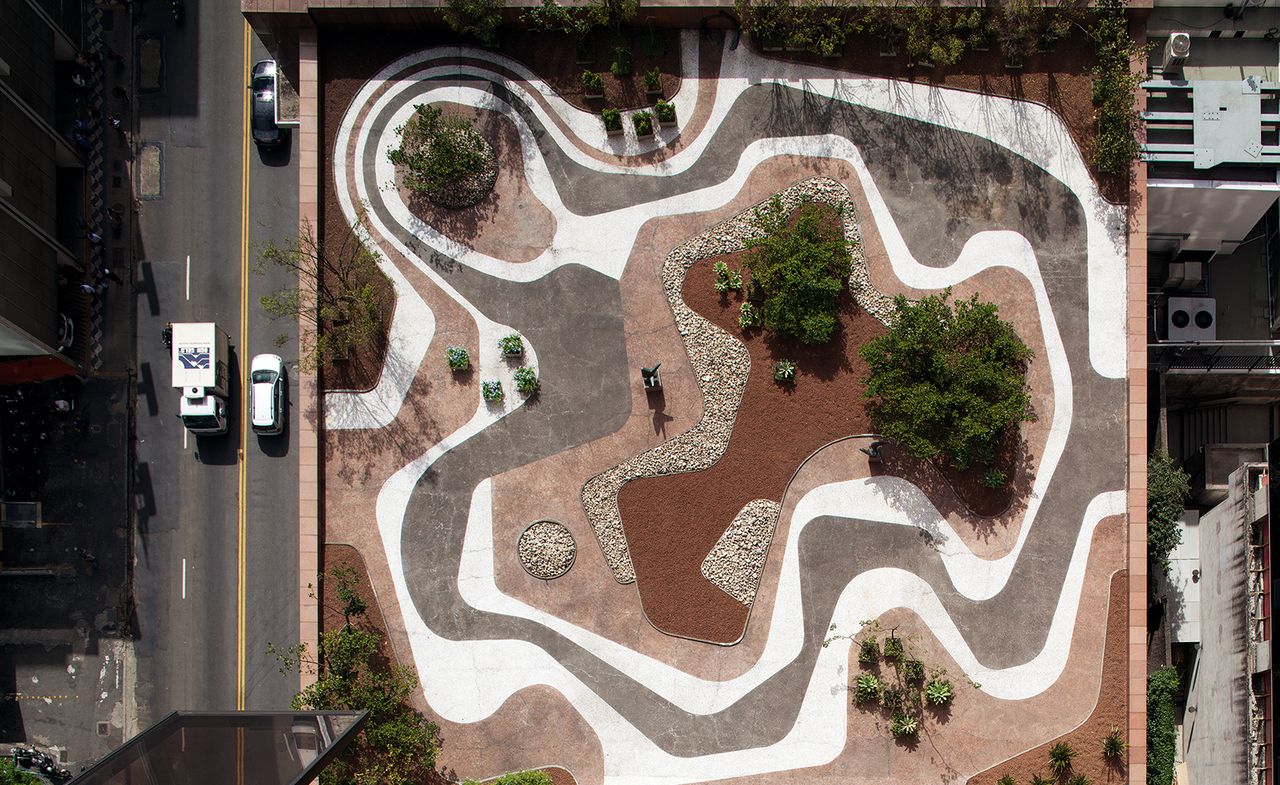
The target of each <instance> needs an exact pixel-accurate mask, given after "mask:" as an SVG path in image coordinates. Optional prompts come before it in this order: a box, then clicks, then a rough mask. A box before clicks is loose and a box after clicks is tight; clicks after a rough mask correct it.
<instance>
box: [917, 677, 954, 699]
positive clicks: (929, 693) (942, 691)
mask: <svg viewBox="0 0 1280 785" xmlns="http://www.w3.org/2000/svg"><path fill="white" fill-rule="evenodd" d="M954 694H955V690H954V688H953V687H952V686H951V682H949V681H947V680H946V679H940V678H933V679H930V680H929V683H928V684H926V685H925V686H924V699H925V700H926V701H928V702H929V704H930V705H932V706H946V705H947V704H948V703H950V702H951V698H952V697H953V695H954Z"/></svg>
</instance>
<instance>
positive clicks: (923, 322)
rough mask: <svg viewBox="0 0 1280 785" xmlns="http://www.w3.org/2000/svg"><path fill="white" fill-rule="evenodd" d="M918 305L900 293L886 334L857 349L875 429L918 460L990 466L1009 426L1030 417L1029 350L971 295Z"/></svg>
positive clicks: (942, 296) (992, 308)
mask: <svg viewBox="0 0 1280 785" xmlns="http://www.w3.org/2000/svg"><path fill="white" fill-rule="evenodd" d="M950 297H951V290H950V289H947V290H945V291H944V292H942V294H940V295H932V296H929V297H926V298H924V299H923V300H920V301H919V302H915V303H912V302H908V300H907V299H906V298H905V297H903V296H901V295H899V296H898V297H897V298H896V299H895V300H894V306H895V308H896V314H895V316H894V317H893V322H892V326H890V328H889V332H888V333H887V334H885V335H883V336H881V337H879V338H876V339H874V340H872V341H870V342H869V343H868V344H867V345H866V346H864V347H862V350H861V354H862V358H863V359H864V360H866V362H867V366H868V369H869V373H868V375H867V378H866V380H865V382H866V397H867V398H869V399H871V401H872V405H871V418H872V423H873V424H874V427H875V428H876V430H877V431H878V432H880V433H882V434H884V435H885V436H888V437H890V438H892V439H894V440H896V441H898V442H899V443H900V444H902V445H903V446H904V447H905V448H906V449H907V450H908V451H909V452H910V453H911V454H912V455H914V456H916V457H917V458H925V459H929V460H935V459H941V460H945V461H949V462H950V463H952V464H953V465H955V466H956V467H957V468H960V469H964V468H967V467H968V466H969V465H970V464H973V463H985V464H989V463H991V462H992V461H993V460H994V458H995V453H996V448H997V447H998V446H999V444H1000V440H1001V439H1002V438H1003V437H1004V436H1005V434H1006V432H1007V431H1008V429H1009V428H1013V427H1017V425H1018V424H1019V423H1021V422H1025V421H1030V420H1033V419H1035V418H1034V415H1033V414H1032V412H1031V396H1030V393H1029V391H1028V389H1027V384H1026V370H1027V363H1028V362H1030V360H1031V358H1032V356H1033V355H1032V352H1031V350H1030V349H1029V348H1027V346H1026V344H1024V343H1023V342H1022V339H1020V338H1019V337H1018V334H1017V333H1016V332H1015V331H1014V329H1013V325H1011V324H1009V323H1008V322H1005V321H1003V320H1001V319H1000V317H999V315H998V314H997V310H996V306H995V305H994V304H992V303H986V302H981V301H979V300H978V296H977V295H974V296H973V297H972V298H970V299H968V300H959V301H957V302H955V303H954V307H953V305H952V303H950V302H949V300H950Z"/></svg>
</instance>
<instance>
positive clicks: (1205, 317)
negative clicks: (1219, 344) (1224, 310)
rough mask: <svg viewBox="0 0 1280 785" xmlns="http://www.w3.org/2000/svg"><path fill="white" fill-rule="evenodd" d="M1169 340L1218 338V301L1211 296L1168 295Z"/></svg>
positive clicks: (1207, 339)
mask: <svg viewBox="0 0 1280 785" xmlns="http://www.w3.org/2000/svg"><path fill="white" fill-rule="evenodd" d="M1167 337H1168V339H1169V340H1170V341H1216V340H1218V301H1217V300H1215V299H1213V298H1212V297H1170V298H1169V334H1168V336H1167Z"/></svg>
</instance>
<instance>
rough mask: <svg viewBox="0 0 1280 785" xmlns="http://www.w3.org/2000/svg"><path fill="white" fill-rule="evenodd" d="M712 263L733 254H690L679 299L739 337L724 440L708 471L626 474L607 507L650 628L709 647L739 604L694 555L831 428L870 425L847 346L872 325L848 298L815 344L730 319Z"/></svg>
mask: <svg viewBox="0 0 1280 785" xmlns="http://www.w3.org/2000/svg"><path fill="white" fill-rule="evenodd" d="M715 261H725V262H727V263H728V264H729V265H730V267H737V266H738V265H739V264H740V263H741V259H740V254H730V255H728V256H724V257H717V259H706V260H702V261H700V262H698V263H696V264H694V265H693V266H692V267H690V268H689V270H688V273H687V275H686V277H685V283H684V288H683V292H682V296H683V297H684V300H685V302H686V303H687V304H688V305H689V306H690V307H691V308H693V309H694V310H695V311H697V312H698V313H699V314H701V315H702V316H704V317H706V318H707V319H709V320H710V321H711V322H713V323H715V324H716V325H717V326H719V327H721V328H722V329H724V330H726V331H728V332H729V333H730V334H733V335H737V336H739V337H740V338H742V340H743V342H744V343H745V344H746V347H747V350H748V351H749V352H750V354H751V373H750V375H749V377H748V379H747V386H746V390H745V392H744V394H743V399H742V404H741V406H740V408H739V411H738V416H737V420H736V422H735V423H734V429H733V435H732V436H731V437H730V439H729V447H728V449H727V450H726V451H725V454H724V456H723V457H722V458H721V459H720V461H719V462H718V463H717V464H716V465H715V466H713V467H711V468H710V469H708V470H706V471H700V472H690V473H686V474H677V475H671V476H665V477H652V478H645V479H641V480H633V481H632V482H629V483H627V484H626V485H624V486H623V487H622V491H621V492H620V493H619V494H618V506H619V511H620V512H621V515H622V520H623V523H624V526H625V529H626V536H627V545H628V547H629V548H630V550H631V559H632V562H633V563H634V564H635V569H636V582H637V584H638V586H639V590H640V599H641V602H642V603H643V605H644V611H645V614H646V615H647V616H648V618H649V621H650V622H652V623H653V625H654V626H655V627H657V628H658V629H659V630H662V631H663V632H666V633H668V634H671V635H679V636H682V637H687V638H694V639H697V640H704V641H710V642H713V643H722V644H729V643H734V642H736V641H737V640H738V639H739V638H741V637H742V633H743V631H744V629H745V628H746V623H747V615H748V608H747V607H746V606H745V605H742V604H741V603H739V602H738V601H736V600H734V599H733V598H732V597H730V596H729V595H727V594H725V593H724V592H723V591H721V590H720V589H719V588H717V587H715V586H713V585H712V584H711V583H709V582H708V581H707V580H706V579H705V578H703V577H702V573H701V566H702V560H703V559H704V558H706V555H707V553H708V552H709V551H710V550H711V548H712V546H713V545H715V543H716V541H717V540H718V539H719V538H720V536H721V535H722V534H723V533H724V531H725V529H727V528H728V526H729V524H730V523H731V522H732V521H733V518H734V516H735V515H737V513H738V511H739V510H740V509H741V508H742V506H743V505H744V504H746V503H747V502H749V501H751V500H753V499H773V500H775V501H777V500H780V499H781V498H782V493H783V491H784V490H785V489H786V485H787V482H788V481H789V480H790V478H791V475H792V474H793V473H794V472H795V470H796V468H797V467H799V465H800V462H801V461H803V460H804V459H805V457H807V456H808V455H809V454H810V453H812V452H813V451H814V450H816V449H818V448H819V447H821V446H822V445H824V444H826V443H827V442H829V441H831V440H832V439H836V438H838V437H841V436H846V435H849V434H857V433H866V432H868V431H869V430H870V425H869V421H868V416H867V411H866V404H865V402H864V400H863V397H862V391H863V387H862V384H861V381H860V380H861V379H862V377H863V376H865V375H866V364H865V363H863V362H862V359H861V358H860V357H858V349H859V347H861V346H862V345H863V344H864V343H866V342H867V341H869V340H870V339H872V338H874V337H876V336H878V335H881V334H883V333H884V327H883V326H882V325H881V324H880V323H879V322H877V321H876V320H875V319H874V318H872V317H871V316H868V315H867V314H866V313H865V312H863V311H862V309H860V308H858V307H857V306H856V304H855V303H854V302H853V298H852V296H851V295H849V293H848V291H847V290H846V291H845V293H844V294H843V295H842V296H841V299H840V326H839V328H838V329H837V332H836V335H835V337H834V338H833V339H832V341H831V342H830V343H828V344H826V345H823V346H819V347H808V346H804V345H803V344H799V343H796V342H792V341H785V340H781V339H778V338H775V337H773V336H771V335H768V334H765V333H763V332H762V331H761V330H751V331H750V332H748V333H745V334H744V333H743V332H742V331H741V330H740V329H739V327H738V314H739V308H740V306H741V302H742V300H741V296H739V297H722V296H721V295H720V293H718V292H717V291H716V290H715V272H714V270H713V264H714V262H715ZM781 358H787V359H790V360H792V361H794V362H795V363H796V365H797V367H798V372H797V378H796V381H795V383H794V384H778V383H777V382H775V381H774V380H773V372H772V368H773V363H774V362H775V360H777V359H781Z"/></svg>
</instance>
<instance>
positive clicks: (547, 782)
mask: <svg viewBox="0 0 1280 785" xmlns="http://www.w3.org/2000/svg"><path fill="white" fill-rule="evenodd" d="M462 785H480V783H478V782H476V781H475V780H463V781H462ZM487 785H552V780H551V777H550V775H548V774H547V773H546V772H545V771H539V770H537V769H531V770H529V771H517V772H513V773H511V774H503V775H502V776H501V777H498V778H497V779H496V780H493V781H491V782H489V783H487Z"/></svg>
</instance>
